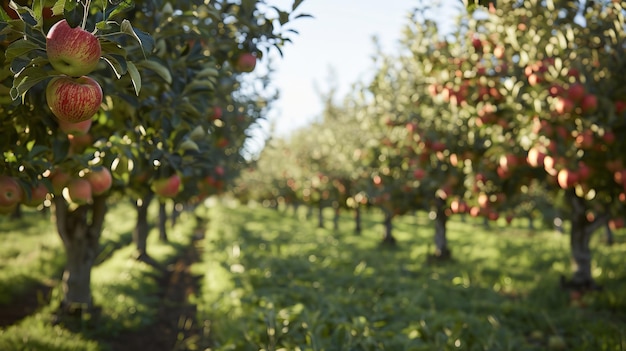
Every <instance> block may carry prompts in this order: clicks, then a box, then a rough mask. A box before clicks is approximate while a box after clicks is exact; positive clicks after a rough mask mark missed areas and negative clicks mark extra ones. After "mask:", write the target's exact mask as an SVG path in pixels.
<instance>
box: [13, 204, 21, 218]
mask: <svg viewBox="0 0 626 351" xmlns="http://www.w3.org/2000/svg"><path fill="white" fill-rule="evenodd" d="M21 218H22V204H20V203H18V204H17V206H15V210H13V213H11V219H21Z"/></svg>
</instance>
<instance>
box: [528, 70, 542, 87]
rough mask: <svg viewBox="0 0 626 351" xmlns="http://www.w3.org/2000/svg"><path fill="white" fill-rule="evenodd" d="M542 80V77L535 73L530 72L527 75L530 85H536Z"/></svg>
mask: <svg viewBox="0 0 626 351" xmlns="http://www.w3.org/2000/svg"><path fill="white" fill-rule="evenodd" d="M542 82H543V78H542V77H541V76H540V75H539V74H537V73H532V74H531V75H529V76H528V84H530V86H536V85H539V84H541V83H542Z"/></svg>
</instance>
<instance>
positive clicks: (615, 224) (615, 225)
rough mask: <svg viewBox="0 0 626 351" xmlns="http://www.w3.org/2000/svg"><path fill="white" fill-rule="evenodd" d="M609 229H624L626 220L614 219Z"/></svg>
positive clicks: (610, 222)
mask: <svg viewBox="0 0 626 351" xmlns="http://www.w3.org/2000/svg"><path fill="white" fill-rule="evenodd" d="M609 228H611V229H612V230H616V229H620V228H624V219H623V218H614V219H611V220H609Z"/></svg>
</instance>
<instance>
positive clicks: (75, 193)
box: [64, 178, 93, 205]
mask: <svg viewBox="0 0 626 351" xmlns="http://www.w3.org/2000/svg"><path fill="white" fill-rule="evenodd" d="M64 194H65V193H64ZM92 195H93V193H92V190H91V183H89V181H88V180H86V179H82V178H74V179H71V180H70V181H69V183H68V184H67V196H66V199H67V200H68V201H70V202H73V203H75V204H79V205H84V204H87V203H90V202H91V201H92V200H93V197H92Z"/></svg>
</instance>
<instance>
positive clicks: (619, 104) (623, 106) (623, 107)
mask: <svg viewBox="0 0 626 351" xmlns="http://www.w3.org/2000/svg"><path fill="white" fill-rule="evenodd" d="M624 111H626V102H624V101H615V113H617V114H618V115H620V114H622V113H623V112H624Z"/></svg>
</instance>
